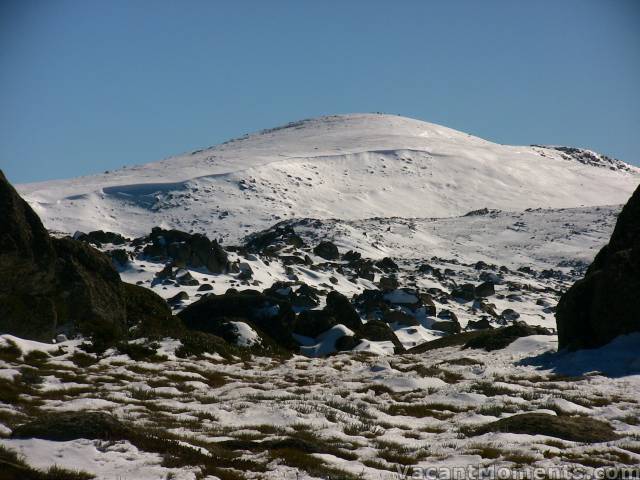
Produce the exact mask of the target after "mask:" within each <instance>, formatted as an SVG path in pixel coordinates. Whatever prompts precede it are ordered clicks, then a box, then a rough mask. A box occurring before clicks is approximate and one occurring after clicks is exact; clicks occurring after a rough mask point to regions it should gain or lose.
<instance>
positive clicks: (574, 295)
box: [556, 187, 640, 350]
mask: <svg viewBox="0 0 640 480" xmlns="http://www.w3.org/2000/svg"><path fill="white" fill-rule="evenodd" d="M639 292H640V187H639V188H638V189H636V191H635V192H634V194H633V195H632V197H631V199H630V200H629V202H628V203H627V204H626V205H625V206H624V208H623V209H622V212H621V213H620V216H619V217H618V221H617V223H616V226H615V229H614V231H613V235H612V236H611V240H610V241H609V244H608V245H606V246H605V247H604V248H602V250H600V252H599V253H598V255H596V258H595V259H594V261H593V263H592V264H591V266H590V267H589V268H588V270H587V272H586V274H585V277H584V278H583V279H581V280H578V281H577V282H576V283H575V284H574V285H573V286H572V287H571V288H570V289H569V290H568V291H567V292H566V293H565V294H564V295H563V296H562V297H561V298H560V302H559V303H558V307H557V311H556V322H557V325H558V347H559V348H560V349H563V348H568V349H569V350H577V349H581V348H595V347H599V346H602V345H605V344H606V343H608V342H610V341H611V340H613V339H614V338H615V337H617V336H618V335H624V334H628V333H632V332H638V331H640V295H639V294H638V293H639Z"/></svg>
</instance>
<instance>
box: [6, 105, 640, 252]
mask: <svg viewBox="0 0 640 480" xmlns="http://www.w3.org/2000/svg"><path fill="white" fill-rule="evenodd" d="M584 152H587V153H584ZM585 155H586V156H585ZM585 158H586V159H587V160H588V161H586V160H585ZM639 182H640V169H638V168H636V167H632V166H629V165H626V164H624V163H622V162H618V161H615V160H612V159H609V158H608V157H604V156H600V155H598V154H595V153H593V152H589V151H583V150H576V151H569V152H567V151H566V150H562V149H558V148H557V147H550V148H545V147H539V146H535V147H515V146H504V145H498V144H495V143H491V142H488V141H485V140H482V139H480V138H477V137H473V136H470V135H467V134H465V133H462V132H458V131H455V130H452V129H449V128H445V127H442V126H438V125H434V124H430V123H426V122H422V121H419V120H413V119H409V118H404V117H399V116H392V115H381V114H352V115H338V116H329V117H320V118H316V119H310V120H303V121H300V122H296V123H291V124H288V125H285V126H283V127H280V128H276V129H271V130H265V131H262V132H259V133H256V134H252V135H248V136H245V137H243V138H240V139H236V140H232V141H229V142H226V143H224V144H221V145H218V146H215V147H211V148H207V149H204V150H199V151H196V152H192V153H189V154H185V155H182V156H177V157H172V158H169V159H166V160H163V161H160V162H155V163H149V164H146V165H140V166H135V167H127V168H122V169H120V170H116V171H113V172H108V173H107V172H105V173H104V174H100V175H94V176H87V177H81V178H76V179H70V180H60V181H50V182H41V183H34V184H27V185H21V186H19V191H20V193H21V194H22V195H24V196H25V197H26V199H27V200H28V201H29V202H30V203H31V205H32V206H33V207H34V209H35V210H36V211H37V213H38V214H39V215H40V216H41V218H42V219H43V221H44V222H45V225H46V226H47V227H48V228H50V229H53V230H58V231H62V232H73V231H75V230H82V231H90V230H96V229H105V230H111V231H117V232H121V233H124V234H127V235H130V236H138V235H142V234H145V233H148V232H149V231H150V229H151V227H153V226H155V225H161V226H165V227H174V228H179V229H182V230H186V231H191V230H193V231H195V232H202V233H206V234H208V235H209V236H211V237H214V238H226V239H228V240H231V241H236V240H237V239H239V238H240V237H242V236H244V235H245V234H247V233H250V232H253V231H256V230H259V229H263V228H267V227H269V226H270V225H272V224H273V223H275V222H277V221H279V220H282V219H287V218H300V217H311V218H321V219H327V218H340V219H342V220H359V219H365V218H371V217H394V216H395V217H405V218H407V217H422V218H424V217H451V216H458V215H463V214H465V213H467V212H468V211H470V210H475V209H478V208H482V207H488V208H496V209H501V210H509V211H518V210H523V209H525V208H529V207H533V208H538V207H542V208H565V207H578V206H583V205H584V206H594V205H611V204H621V203H624V202H625V201H626V200H627V199H628V197H629V195H630V194H631V192H632V191H633V189H634V188H635V187H636V186H637V184H638V183H639Z"/></svg>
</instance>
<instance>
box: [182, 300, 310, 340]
mask: <svg viewBox="0 0 640 480" xmlns="http://www.w3.org/2000/svg"><path fill="white" fill-rule="evenodd" d="M178 317H179V318H180V319H181V320H182V321H183V323H184V325H185V326H186V327H187V328H189V329H192V330H199V331H201V332H206V333H213V334H216V332H217V331H219V327H220V322H225V321H227V320H228V319H229V318H233V319H236V320H239V321H243V322H246V323H248V324H249V325H251V326H256V328H257V329H258V330H260V331H261V332H264V334H266V335H268V336H269V337H270V338H271V340H272V341H273V342H276V343H277V344H279V345H280V346H282V347H284V348H287V349H289V350H297V348H298V343H297V342H296V341H295V340H294V339H293V337H292V336H291V333H292V332H293V326H294V322H295V313H294V312H293V309H292V308H291V304H290V303H289V302H288V301H286V300H282V299H279V298H275V297H270V296H267V295H264V294H263V293H261V292H257V291H255V290H243V291H241V292H238V291H235V290H229V291H227V292H226V293H225V294H223V295H207V296H204V297H202V298H201V299H200V300H198V301H197V302H195V303H192V304H191V305H189V306H188V307H187V308H185V309H184V310H182V311H181V312H180V313H179V314H178Z"/></svg>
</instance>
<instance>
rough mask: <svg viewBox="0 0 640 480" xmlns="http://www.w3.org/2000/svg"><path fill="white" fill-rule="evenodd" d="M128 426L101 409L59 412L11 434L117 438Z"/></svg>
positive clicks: (67, 438) (56, 438) (60, 438)
mask: <svg viewBox="0 0 640 480" xmlns="http://www.w3.org/2000/svg"><path fill="white" fill-rule="evenodd" d="M127 434H128V428H127V427H126V426H125V425H124V424H123V423H122V422H120V421H119V420H118V419H116V418H115V417H113V416H112V415H109V414H107V413H102V412H58V413H56V414H51V415H45V416H43V417H40V418H37V419H35V420H32V421H31V422H28V423H25V424H23V425H20V426H18V427H16V428H15V429H14V430H13V432H12V433H11V437H12V438H40V439H43V440H52V441H56V442H67V441H70V440H76V439H78V438H86V439H89V440H120V439H123V438H126V437H127Z"/></svg>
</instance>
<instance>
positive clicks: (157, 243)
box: [142, 227, 229, 273]
mask: <svg viewBox="0 0 640 480" xmlns="http://www.w3.org/2000/svg"><path fill="white" fill-rule="evenodd" d="M147 240H148V241H150V242H151V243H150V244H149V245H147V246H146V247H144V249H143V251H142V253H143V254H144V255H146V256H148V257H151V258H160V259H163V260H167V259H170V260H171V261H172V262H173V263H174V264H175V265H176V266H187V267H191V268H202V267H204V268H206V269H207V270H209V271H210V272H211V273H223V272H226V271H227V270H228V269H229V258H228V256H227V252H225V251H224V249H223V248H222V247H221V246H220V245H219V244H218V242H217V241H215V240H210V239H209V238H207V237H206V236H204V235H202V234H199V233H195V234H190V233H186V232H181V231H180V230H163V229H162V228H160V227H155V228H153V229H152V230H151V234H150V235H149V237H148V238H147Z"/></svg>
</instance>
